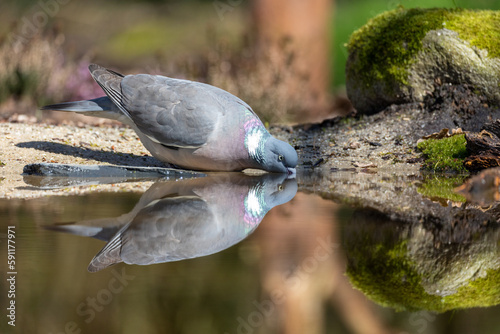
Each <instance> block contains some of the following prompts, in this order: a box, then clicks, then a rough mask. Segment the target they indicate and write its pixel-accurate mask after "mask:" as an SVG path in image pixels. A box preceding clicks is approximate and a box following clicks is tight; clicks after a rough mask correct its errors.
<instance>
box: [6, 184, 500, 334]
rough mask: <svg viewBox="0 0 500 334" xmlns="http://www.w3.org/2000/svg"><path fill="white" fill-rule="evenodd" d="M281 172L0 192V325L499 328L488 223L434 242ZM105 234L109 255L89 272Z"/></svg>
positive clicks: (150, 329) (63, 328) (68, 328)
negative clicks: (75, 192) (133, 189)
mask: <svg viewBox="0 0 500 334" xmlns="http://www.w3.org/2000/svg"><path fill="white" fill-rule="evenodd" d="M294 182H295V181H292V182H290V181H287V180H284V179H276V178H274V179H272V178H271V179H257V180H256V179H253V180H251V179H241V178H235V179H232V178H230V177H224V178H219V179H217V178H215V179H212V180H209V179H207V180H203V181H200V180H185V181H183V182H177V183H175V182H174V181H168V182H157V183H155V184H153V185H152V186H151V188H150V189H149V190H148V191H147V192H146V193H145V194H137V193H95V194H89V195H86V196H75V197H45V198H39V199H33V200H1V201H0V233H1V239H0V245H1V248H0V259H1V261H2V268H5V269H4V272H5V274H4V279H2V281H1V283H0V284H1V285H0V286H1V293H2V296H1V298H0V304H1V305H0V306H1V309H2V310H4V311H2V312H3V316H2V318H3V320H2V322H1V324H0V328H1V332H2V333H78V332H80V333H403V332H405V333H498V330H499V328H500V317H499V316H498V315H499V314H500V307H499V306H496V305H497V304H498V303H499V302H500V300H499V290H500V288H499V285H500V281H499V279H498V277H499V276H498V274H497V273H498V268H499V265H498V244H499V234H498V231H497V229H495V228H489V229H485V230H481V231H476V232H475V234H474V238H473V239H472V240H454V241H453V240H451V241H450V240H448V242H445V241H443V243H436V241H439V240H441V239H439V238H444V237H443V236H441V237H439V238H437V237H436V234H435V233H436V231H434V230H433V229H432V227H429V226H423V225H422V226H419V225H409V224H405V223H404V222H398V221H394V220H391V219H389V218H387V216H386V215H381V214H380V213H377V212H374V211H373V210H366V209H356V208H352V207H349V206H345V205H340V204H338V203H335V202H333V201H328V200H325V199H322V198H321V197H320V196H318V195H316V194H311V193H304V192H302V191H301V186H300V185H301V182H300V176H299V182H298V186H299V188H298V192H297V194H296V195H295V196H294V194H295V192H296V191H297V188H296V187H297V184H296V183H294ZM287 189H288V190H287ZM282 194H285V195H286V196H284V197H281V196H282ZM252 196H253V197H252ZM224 203H227V207H224ZM266 203H267V204H269V205H267V204H266ZM281 203H283V204H281ZM266 205H267V206H266ZM214 212H215V213H216V214H215V215H214ZM174 213H175V214H174ZM183 215H184V216H183ZM9 226H13V228H11V229H13V230H15V239H14V240H15V261H16V262H15V272H16V274H15V275H14V276H15V297H13V298H10V297H8V291H9V288H10V284H9V282H8V281H7V278H9V277H11V276H12V275H9V274H7V273H8V272H10V271H11V270H10V269H9V268H8V267H7V260H8V254H7V252H8V250H7V240H8V239H7V236H8V233H9V232H8V231H9ZM151 232H153V234H151ZM116 233H119V235H120V240H121V242H122V244H121V246H120V248H119V250H120V251H117V250H118V248H117V249H116V250H115V252H114V253H113V252H112V253H111V255H113V257H112V258H113V259H114V262H117V263H116V264H112V263H111V262H104V263H105V264H106V265H105V266H104V265H103V266H99V267H98V268H97V269H98V270H95V271H96V272H89V271H88V270H87V268H88V266H89V264H90V263H91V262H92V261H93V259H94V257H95V256H96V255H97V254H99V252H100V251H101V250H102V249H103V248H104V249H106V245H109V243H108V244H107V243H106V242H109V241H112V240H113V238H115V240H117V234H116ZM155 233H156V234H155ZM445 239H446V238H444V239H443V240H445ZM429 240H432V241H433V242H430V241H429ZM127 245H133V247H131V248H127V247H128V246H127ZM148 247H149V248H148ZM108 255H109V254H108ZM108 258H109V257H108ZM114 262H113V263H114ZM99 263H101V264H102V262H99ZM134 263H135V264H134ZM148 263H149V264H148ZM146 264H148V265H146ZM108 265H109V266H108ZM94 269H96V268H94ZM437 290H439V291H437ZM454 296H455V297H454ZM11 300H15V306H16V309H15V312H16V313H15V315H16V318H15V319H16V321H15V325H16V326H15V327H12V326H10V325H9V324H8V321H9V319H8V317H6V315H8V312H9V311H8V310H7V307H8V306H9V303H10V301H11ZM485 305H487V306H486V307H485ZM480 306H481V307H480Z"/></svg>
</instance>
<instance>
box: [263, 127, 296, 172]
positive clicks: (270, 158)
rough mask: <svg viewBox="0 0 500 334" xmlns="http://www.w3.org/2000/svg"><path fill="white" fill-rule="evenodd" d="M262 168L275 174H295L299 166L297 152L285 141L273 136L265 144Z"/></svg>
mask: <svg viewBox="0 0 500 334" xmlns="http://www.w3.org/2000/svg"><path fill="white" fill-rule="evenodd" d="M263 160H264V161H263V163H262V168H263V169H265V170H267V171H269V172H275V173H288V174H295V166H297V160H298V157H297V152H296V151H295V150H294V148H293V147H292V146H291V145H290V144H288V143H285V142H284V141H281V140H278V139H276V138H274V137H272V136H270V137H269V139H268V140H267V141H266V143H265V148H264V159H263Z"/></svg>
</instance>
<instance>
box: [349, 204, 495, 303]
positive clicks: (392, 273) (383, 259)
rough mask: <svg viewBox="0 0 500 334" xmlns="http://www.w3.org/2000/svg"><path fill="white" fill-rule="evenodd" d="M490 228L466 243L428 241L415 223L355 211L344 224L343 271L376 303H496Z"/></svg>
mask: <svg viewBox="0 0 500 334" xmlns="http://www.w3.org/2000/svg"><path fill="white" fill-rule="evenodd" d="M498 236H499V233H498V231H497V230H496V229H493V230H488V231H486V232H485V233H484V234H483V235H478V236H476V238H475V240H474V241H472V242H471V243H470V244H467V245H440V246H436V245H434V241H433V235H432V233H431V232H429V231H426V230H425V229H423V228H422V227H421V226H409V225H406V224H403V223H402V222H393V221H390V220H389V219H388V218H387V217H385V216H382V215H380V214H376V213H373V212H369V213H367V212H364V213H363V212H357V213H355V214H354V216H353V219H352V221H351V222H350V224H349V225H346V226H345V228H344V244H345V247H346V254H347V260H348V264H347V275H348V277H349V279H350V281H351V283H352V284H353V285H354V287H356V288H357V289H359V290H361V291H362V292H363V293H364V294H365V295H367V296H368V297H369V298H370V299H372V300H373V301H375V302H376V303H378V304H380V305H383V306H387V307H391V308H394V309H396V310H398V311H403V310H408V311H417V310H429V311H435V312H445V311H448V310H454V309H464V308H472V307H487V306H493V305H497V304H500V285H499V282H500V263H499V261H498V260H497V259H498V252H499V250H498Z"/></svg>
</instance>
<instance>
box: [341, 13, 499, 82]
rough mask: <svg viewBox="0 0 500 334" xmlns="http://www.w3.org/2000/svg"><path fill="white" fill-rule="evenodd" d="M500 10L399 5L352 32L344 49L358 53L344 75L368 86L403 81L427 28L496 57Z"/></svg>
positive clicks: (497, 54) (419, 48) (405, 80)
mask: <svg viewBox="0 0 500 334" xmlns="http://www.w3.org/2000/svg"><path fill="white" fill-rule="evenodd" d="M499 26H500V13H499V12H496V11H481V10H465V9H444V8H430V9H420V8H414V9H408V10H405V9H403V8H399V9H396V10H392V11H388V12H385V13H382V14H380V15H378V16H376V17H375V18H373V19H371V20H370V21H368V23H367V24H366V25H364V26H363V27H361V28H360V29H359V30H357V31H355V32H354V33H353V34H352V35H351V38H350V39H349V43H348V45H347V48H348V50H349V52H350V53H355V54H357V55H358V57H359V59H358V61H357V62H356V67H355V68H351V69H348V71H347V73H346V75H347V76H349V75H356V76H361V77H362V78H363V82H364V83H365V85H366V86H367V87H369V86H370V85H371V84H372V83H373V82H374V81H383V82H385V83H386V84H387V85H388V86H391V85H392V84H393V83H394V82H400V83H403V84H407V83H408V81H407V77H408V72H407V70H406V69H407V68H408V67H409V65H410V64H411V62H412V59H413V58H414V56H415V55H416V54H417V53H418V51H420V50H421V48H422V39H423V38H424V36H425V34H426V33H427V32H428V31H429V30H437V29H442V28H446V29H450V30H454V31H456V32H457V33H459V36H460V38H462V39H465V40H467V41H469V42H470V43H471V44H472V45H475V46H477V47H478V48H481V49H486V50H488V52H489V56H490V57H498V56H500V29H499Z"/></svg>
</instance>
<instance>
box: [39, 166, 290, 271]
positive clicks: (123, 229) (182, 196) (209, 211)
mask: <svg viewBox="0 0 500 334" xmlns="http://www.w3.org/2000/svg"><path fill="white" fill-rule="evenodd" d="M296 192H297V182H296V180H295V179H293V178H292V179H287V176H286V175H285V174H281V175H277V174H267V175H261V176H248V175H245V174H236V173H231V174H216V175H212V176H207V177H203V178H197V179H189V180H180V181H176V182H172V181H168V182H162V181H159V182H157V183H155V184H154V185H153V186H151V188H150V189H149V190H148V191H147V192H145V193H144V195H143V196H142V197H141V199H140V200H139V202H138V203H137V205H136V206H135V207H134V209H133V210H132V211H131V212H129V213H127V214H124V215H122V216H120V217H116V218H105V219H99V220H92V221H84V222H79V223H77V224H73V225H70V224H66V225H55V226H48V227H47V228H49V229H52V230H59V231H64V232H68V233H72V234H77V235H82V236H91V237H94V238H98V239H101V240H106V241H108V243H107V244H106V246H105V247H104V248H103V249H102V250H101V251H100V252H99V253H98V254H97V255H96V256H95V257H94V259H93V260H92V262H91V263H90V265H89V267H88V269H89V271H91V272H94V271H98V270H101V269H104V268H106V267H108V266H110V265H113V264H115V263H119V262H122V261H123V262H125V263H128V264H140V265H147V264H153V263H161V262H170V261H178V260H183V259H189V258H195V257H200V256H205V255H209V254H213V253H216V252H220V251H222V250H224V249H226V248H228V247H230V246H232V245H234V244H236V243H238V242H239V241H241V240H243V239H244V238H246V237H247V236H248V235H249V234H251V233H252V232H253V231H254V230H255V229H256V228H257V226H258V225H259V223H260V222H261V221H262V219H263V218H264V216H265V214H266V213H267V212H268V211H269V210H270V209H271V208H273V207H274V206H276V205H280V204H283V203H286V202H288V201H289V200H291V199H292V198H293V197H294V196H295V194H296Z"/></svg>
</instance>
